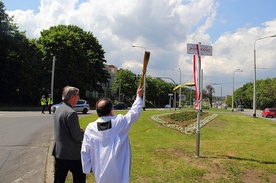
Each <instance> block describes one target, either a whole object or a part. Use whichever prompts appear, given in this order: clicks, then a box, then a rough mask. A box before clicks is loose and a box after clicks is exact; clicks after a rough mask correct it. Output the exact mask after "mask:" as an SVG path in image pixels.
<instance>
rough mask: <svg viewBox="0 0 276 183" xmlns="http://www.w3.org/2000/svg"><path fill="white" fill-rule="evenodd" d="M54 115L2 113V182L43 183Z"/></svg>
mask: <svg viewBox="0 0 276 183" xmlns="http://www.w3.org/2000/svg"><path fill="white" fill-rule="evenodd" d="M53 133H54V130H53V115H50V114H41V112H38V111H37V112H1V111H0V182H1V183H2V182H3V183H4V182H5V183H21V182H28V183H44V180H45V167H46V158H47V153H48V148H49V144H50V140H51V139H52V137H53Z"/></svg>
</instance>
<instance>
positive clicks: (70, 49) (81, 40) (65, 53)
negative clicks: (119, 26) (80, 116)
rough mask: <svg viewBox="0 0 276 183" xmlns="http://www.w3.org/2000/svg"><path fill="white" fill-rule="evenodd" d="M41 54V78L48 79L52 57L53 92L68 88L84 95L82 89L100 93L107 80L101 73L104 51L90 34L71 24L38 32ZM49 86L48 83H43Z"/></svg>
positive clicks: (106, 75) (105, 75)
mask: <svg viewBox="0 0 276 183" xmlns="http://www.w3.org/2000/svg"><path fill="white" fill-rule="evenodd" d="M37 43H38V47H39V48H40V49H41V50H42V52H43V56H44V57H43V62H45V67H46V69H45V71H44V73H43V74H44V75H45V76H47V78H49V79H50V78H51V77H50V74H51V67H52V59H53V56H55V57H56V59H57V60H56V64H55V66H56V67H55V69H56V70H55V88H56V91H55V93H58V94H61V91H62V88H63V87H64V86H66V85H72V86H76V87H78V88H80V91H81V95H82V96H84V93H85V91H86V90H90V91H98V92H103V89H102V86H101V85H102V84H103V83H106V82H107V81H108V79H109V78H110V75H109V73H108V72H107V70H105V64H104V63H105V62H106V60H105V58H104V53H105V52H104V50H103V48H102V46H101V45H100V44H99V42H98V40H97V39H96V38H95V37H94V36H93V34H92V33H91V32H85V31H83V30H82V29H81V28H79V27H77V26H74V25H68V26H66V25H58V26H54V27H50V28H49V29H48V30H43V31H42V32H41V37H40V38H39V39H38V41H37ZM46 84H48V86H47V85H46V86H45V87H49V82H47V83H46Z"/></svg>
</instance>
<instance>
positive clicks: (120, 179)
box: [81, 85, 144, 183]
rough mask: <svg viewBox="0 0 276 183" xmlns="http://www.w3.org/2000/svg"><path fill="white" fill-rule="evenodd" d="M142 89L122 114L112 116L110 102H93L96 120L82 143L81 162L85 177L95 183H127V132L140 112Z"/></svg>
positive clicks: (128, 147) (128, 175)
mask: <svg viewBox="0 0 276 183" xmlns="http://www.w3.org/2000/svg"><path fill="white" fill-rule="evenodd" d="M143 94H144V90H143V87H142V85H141V86H139V87H138V89H137V91H136V99H135V101H134V103H133V105H132V107H131V109H130V110H129V111H128V112H127V113H126V114H125V115H122V114H119V115H114V109H113V104H112V101H111V100H110V99H109V98H102V99H99V100H98V101H97V102H96V110H97V115H98V117H99V118H98V119H97V120H96V121H95V122H91V123H89V124H88V126H87V128H86V130H85V133H84V139H83V143H82V149H81V159H82V168H83V172H84V173H85V174H89V173H91V172H93V174H94V177H95V181H96V183H111V182H112V183H129V177H130V166H131V149H130V141H129V131H130V129H131V126H132V125H133V123H134V122H135V121H137V120H138V119H139V117H140V115H141V111H142V96H143Z"/></svg>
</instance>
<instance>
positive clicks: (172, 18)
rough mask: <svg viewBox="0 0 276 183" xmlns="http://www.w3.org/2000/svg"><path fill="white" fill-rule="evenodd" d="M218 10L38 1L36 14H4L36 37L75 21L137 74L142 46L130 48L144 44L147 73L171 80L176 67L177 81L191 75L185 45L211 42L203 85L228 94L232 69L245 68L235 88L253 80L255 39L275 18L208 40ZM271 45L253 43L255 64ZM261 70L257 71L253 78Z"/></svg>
mask: <svg viewBox="0 0 276 183" xmlns="http://www.w3.org/2000/svg"><path fill="white" fill-rule="evenodd" d="M218 8H219V5H218V3H217V2H216V1H215V0H132V1H127V0H90V1H82V2H79V1H78V0H41V5H40V7H39V9H40V11H39V12H38V13H37V14H35V13H34V11H32V10H27V11H21V10H16V11H10V12H8V13H9V14H10V15H14V22H16V23H17V25H18V26H19V28H20V30H22V31H23V30H26V31H27V36H28V37H36V38H37V37H39V36H40V31H41V30H43V29H48V28H49V27H50V26H54V25H58V24H66V25H68V24H74V25H77V26H79V27H81V28H83V29H84V30H85V31H91V32H92V33H93V34H94V35H95V36H96V37H97V38H98V40H99V42H100V44H101V45H102V46H103V48H104V50H105V52H106V55H105V56H106V60H107V63H108V64H113V65H116V66H117V67H122V68H125V69H130V70H132V71H133V72H134V73H136V74H139V73H141V64H142V59H143V53H144V49H143V48H138V47H137V48H133V47H131V46H132V45H139V46H142V47H145V48H146V49H147V50H150V51H151V57H150V62H149V65H148V75H151V76H153V77H154V76H164V77H170V78H172V79H173V80H175V81H176V83H178V82H179V74H180V73H179V72H177V71H175V70H176V69H178V68H179V67H180V68H181V75H182V77H181V78H182V82H186V81H191V80H192V79H193V78H192V77H193V64H192V55H187V53H186V52H187V48H186V47H187V43H194V44H195V43H198V42H201V43H202V44H205V45H212V46H213V56H211V57H207V56H205V57H203V58H202V68H203V70H204V76H205V79H204V84H205V85H207V84H209V83H221V85H223V87H224V91H225V93H224V94H231V82H232V75H233V71H234V70H235V69H242V70H243V71H244V72H242V73H239V74H238V76H239V78H240V80H241V81H240V83H238V82H237V87H238V86H242V85H243V84H245V83H246V82H250V79H251V78H253V75H252V74H253V43H254V40H256V39H257V38H260V37H264V36H268V35H273V34H275V33H276V19H274V20H268V21H267V22H264V23H263V24H262V27H251V28H250V27H247V28H242V27H241V28H240V29H237V30H236V31H235V32H234V33H230V32H225V33H223V34H222V35H221V36H220V37H219V38H218V40H216V41H215V42H214V43H212V41H211V35H209V34H207V32H206V31H207V30H208V29H210V28H212V27H213V26H214V25H213V23H214V20H215V18H216V15H217V9H218ZM275 43H276V39H266V40H262V42H258V44H257V45H256V49H257V53H258V54H257V65H262V66H268V67H273V66H274V65H275V59H274V58H276V52H273V50H274V47H275ZM265 50H267V51H265ZM266 71H267V70H258V77H262V76H261V75H263V74H265V73H267V72H266ZM236 74H237V73H236ZM263 77H266V76H263ZM272 77H273V76H272ZM274 77H275V75H274ZM237 81H238V80H237Z"/></svg>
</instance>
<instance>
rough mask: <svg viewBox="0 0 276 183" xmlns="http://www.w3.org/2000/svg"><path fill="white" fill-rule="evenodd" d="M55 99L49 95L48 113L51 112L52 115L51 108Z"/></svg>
mask: <svg viewBox="0 0 276 183" xmlns="http://www.w3.org/2000/svg"><path fill="white" fill-rule="evenodd" d="M53 102H54V101H53V98H52V96H51V94H49V95H48V98H47V104H48V111H49V114H51V107H52V105H53Z"/></svg>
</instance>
